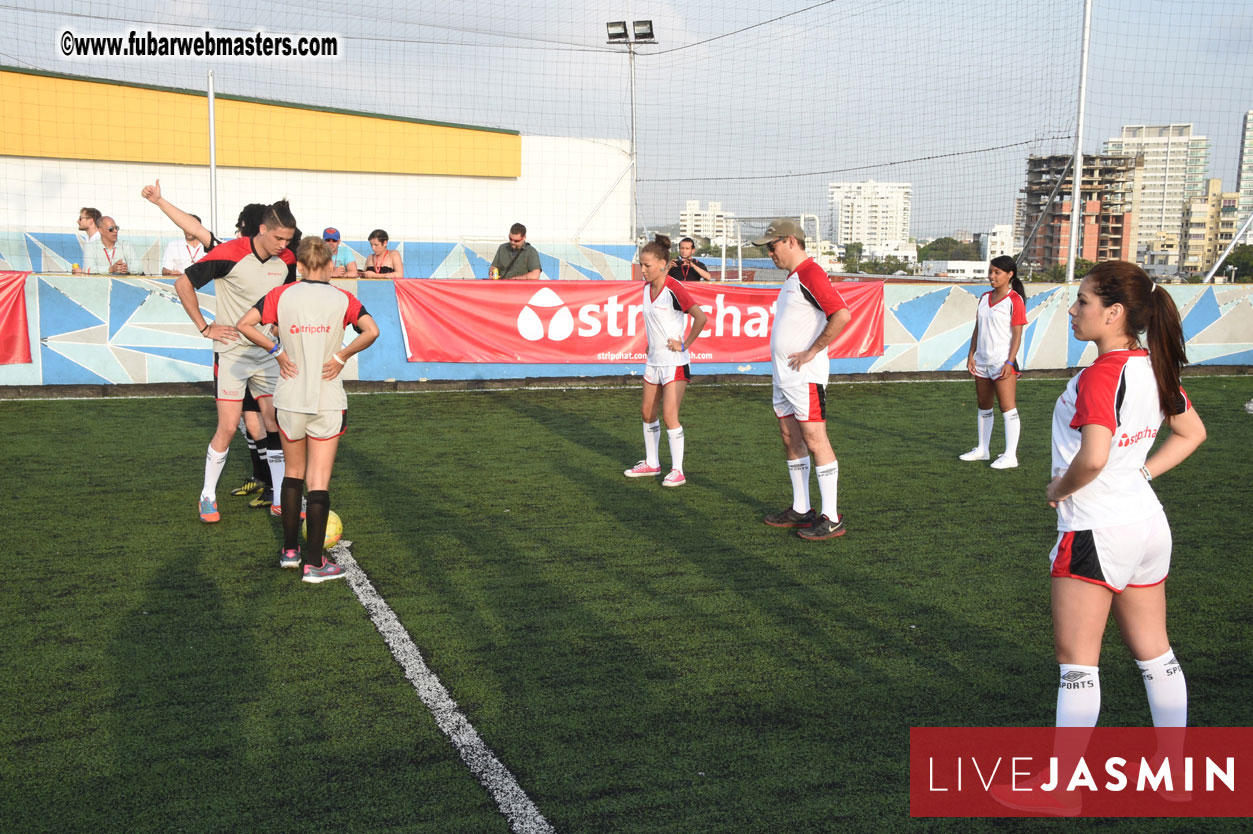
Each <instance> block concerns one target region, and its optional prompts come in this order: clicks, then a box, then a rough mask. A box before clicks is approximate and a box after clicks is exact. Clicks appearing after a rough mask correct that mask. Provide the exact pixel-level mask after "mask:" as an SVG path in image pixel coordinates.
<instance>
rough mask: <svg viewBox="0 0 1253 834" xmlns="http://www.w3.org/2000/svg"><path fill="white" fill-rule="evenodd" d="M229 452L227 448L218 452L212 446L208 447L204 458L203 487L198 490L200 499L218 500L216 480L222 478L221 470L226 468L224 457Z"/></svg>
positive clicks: (229, 449)
mask: <svg viewBox="0 0 1253 834" xmlns="http://www.w3.org/2000/svg"><path fill="white" fill-rule="evenodd" d="M230 451H231V448H230V447H229V446H227V447H226V451H225V452H219V451H217V450H216V449H214V448H213V447H212V446H210V447H209V451H208V453H207V454H206V455H205V458H204V486H203V487H202V488H201V490H200V497H201V498H212V499H213V500H214V501H216V500H218V479H219V478H221V477H222V468H223V467H225V466H226V456H227V455H228V454H229V453H230Z"/></svg>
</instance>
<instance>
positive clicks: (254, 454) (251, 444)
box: [244, 431, 274, 488]
mask: <svg viewBox="0 0 1253 834" xmlns="http://www.w3.org/2000/svg"><path fill="white" fill-rule="evenodd" d="M244 437H246V438H248V455H249V457H251V458H252V479H253V480H254V481H260V482H261V483H263V484H265V485H266V486H268V487H270V488H273V487H274V484H272V483H270V465H269V463H268V462H267V461H266V459H265V457H266V454H265V453H266V448H265V441H264V440H262V441H261V443H260V444H259V445H258V443H257V441H256V440H254V439H253V437H252V435H251V434H249V433H248V432H246V431H245V432H244Z"/></svg>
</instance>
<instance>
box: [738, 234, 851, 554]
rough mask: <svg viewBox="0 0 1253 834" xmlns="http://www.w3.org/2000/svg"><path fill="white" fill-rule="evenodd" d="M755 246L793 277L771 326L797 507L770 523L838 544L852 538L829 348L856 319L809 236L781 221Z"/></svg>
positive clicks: (778, 408) (777, 399)
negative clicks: (841, 507)
mask: <svg viewBox="0 0 1253 834" xmlns="http://www.w3.org/2000/svg"><path fill="white" fill-rule="evenodd" d="M753 243H754V244H755V245H757V246H765V247H766V251H767V252H769V253H770V257H771V259H772V260H773V261H774V265H775V266H776V267H777V268H779V269H785V270H787V271H788V276H787V280H785V281H784V282H783V286H782V287H781V288H780V290H779V300H778V301H777V302H775V314H774V321H773V323H772V324H771V326H770V359H771V364H772V367H773V376H774V413H775V416H776V417H778V418H779V433H780V435H782V437H783V447H784V450H785V451H786V453H787V465H788V477H789V478H790V479H791V481H792V506H790V507H787V508H786V509H784V510H782V511H780V512H777V513H774V514H772V515H768V516H766V518H765V519H764V520H765V522H766V523H767V524H769V525H770V526H772V527H793V528H800V529H798V530H797V535H799V536H800V537H801V538H802V539H808V540H811V541H815V540H819V539H833V538H835V537H837V536H842V535H844V518H843V516H841V515H840V514H839V512H838V511H837V502H836V483H837V479H838V477H839V472H840V469H839V467H840V464H839V461H837V460H836V459H835V452H834V450H832V448H831V440H830V438H829V437H828V436H827V423H826V419H827V414H826V411H827V407H826V388H827V378H828V376H829V374H830V371H831V360H830V359H828V358H827V345H829V344H831V341H832V340H833V339H835V337H836V336H838V335H839V333H840V331H841V330H843V329H844V327H845V325H847V324H848V322H849V320H850V319H851V318H852V316H851V315H850V313H849V311H848V304H847V303H845V301H844V298H843V297H842V296H841V295H840V294H839V292H838V291H836V289H835V288H834V287H832V286H831V279H830V278H828V277H827V273H826V271H825V270H824V269H823V268H822V267H820V266H818V264H817V263H816V262H815V261H814V259H813V258H811V257H809V256H808V255H806V254H805V232H804V230H803V229H802V228H801V227H800V224H798V223H797V222H796V221H794V220H787V219H780V220H775V221H773V222H772V223H771V224H770V225H769V226H768V227H767V228H766V234H765V236H764V237H762V238H761V239H760V240H755V241H753ZM811 454H812V455H813V462H814V464H815V467H814V468H815V471H816V473H817V475H818V489H819V491H820V493H821V495H822V509H821V511H820V512H819V511H816V510H815V509H814V508H813V507H812V505H811V504H810V503H809V469H810V457H809V456H810V455H811Z"/></svg>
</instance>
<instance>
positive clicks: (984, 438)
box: [979, 408, 992, 452]
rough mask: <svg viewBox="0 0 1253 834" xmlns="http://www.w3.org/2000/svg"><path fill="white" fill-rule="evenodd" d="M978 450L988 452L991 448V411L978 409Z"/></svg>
mask: <svg viewBox="0 0 1253 834" xmlns="http://www.w3.org/2000/svg"><path fill="white" fill-rule="evenodd" d="M979 448H980V449H981V450H983V451H985V452H986V451H988V450H989V449H991V448H992V409H990V408H989V409H987V410H986V411H985V410H984V409H982V408H981V409H979Z"/></svg>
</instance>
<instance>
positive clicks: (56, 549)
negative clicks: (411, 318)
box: [0, 377, 1253, 834]
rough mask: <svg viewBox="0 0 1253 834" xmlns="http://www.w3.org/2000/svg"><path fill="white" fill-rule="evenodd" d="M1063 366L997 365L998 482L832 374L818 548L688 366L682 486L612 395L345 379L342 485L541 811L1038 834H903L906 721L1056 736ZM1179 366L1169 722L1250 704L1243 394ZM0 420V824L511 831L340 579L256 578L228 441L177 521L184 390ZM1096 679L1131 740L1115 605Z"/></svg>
mask: <svg viewBox="0 0 1253 834" xmlns="http://www.w3.org/2000/svg"><path fill="white" fill-rule="evenodd" d="M1064 384H1065V381H1064V380H1039V381H1024V382H1023V383H1022V384H1021V385H1020V386H1019V389H1018V390H1019V409H1020V412H1021V414H1022V422H1023V437H1022V445H1021V447H1020V454H1019V458H1020V460H1021V461H1022V466H1021V467H1020V468H1019V469H1016V470H1007V471H1003V472H997V471H993V470H991V469H989V468H988V467H987V466H986V464H981V463H962V462H960V461H958V460H957V455H958V454H959V453H960V452H963V451H965V450H966V449H969V448H970V447H971V446H972V445H973V443H974V434H975V419H974V412H975V405H974V401H973V397H974V388H973V385H971V384H965V383H939V382H937V383H912V384H903V383H895V384H890V383H876V384H862V385H835V386H832V387H831V389H830V391H829V393H828V406H829V418H830V423H829V427H830V433H831V437H832V441H833V445H834V447H835V449H836V452H837V454H838V455H839V458H840V508H841V512H843V513H845V515H846V522H847V526H848V534H847V535H846V536H844V537H843V538H841V539H837V540H834V541H827V542H816V543H813V542H804V541H801V540H799V539H798V538H796V537H795V535H793V534H791V533H790V532H789V531H786V530H778V529H774V528H770V527H767V526H765V525H763V524H762V523H761V517H762V516H763V515H765V514H766V513H768V512H772V511H774V510H778V509H780V508H782V507H783V506H785V505H786V504H788V503H789V501H790V487H789V484H788V479H787V472H786V469H785V466H784V463H783V453H782V447H781V444H780V442H779V440H778V432H777V428H776V425H777V421H776V420H775V419H774V417H773V414H772V412H771V409H770V406H769V388H768V387H760V386H738V387H736V386H732V387H713V386H701V385H700V384H699V382H698V383H697V384H694V385H692V387H691V388H690V389H689V393H688V397H687V400H686V402H685V404H684V408H683V423H684V427H685V433H686V437H687V455H686V466H685V469H686V471H687V477H688V484H687V485H686V486H684V487H683V488H681V489H674V490H669V489H663V488H661V486H660V482H659V479H652V478H648V479H636V480H628V479H626V478H624V477H623V476H622V470H623V469H625V468H627V467H629V466H631V465H632V464H633V463H634V462H635V461H636V460H638V459H639V458H640V457H642V455H643V451H642V434H641V430H640V419H639V398H640V395H639V391H638V390H637V389H610V390H599V391H555V390H544V391H524V390H518V391H508V392H490V393H489V392H478V393H473V392H461V393H438V394H413V395H376V396H354V397H352V398H351V403H350V423H349V432H348V434H347V435H345V437H344V439H343V443H342V444H341V447H340V452H339V458H338V461H337V469H336V473H335V477H334V479H333V481H332V484H331V499H332V506H333V508H334V509H335V510H336V512H338V513H339V515H340V516H341V517H342V518H343V520H344V526H345V537H346V538H348V539H350V540H352V541H353V555H354V557H355V559H356V560H357V562H358V563H359V564H360V565H361V567H362V569H363V570H364V571H365V572H366V573H367V574H368V575H369V577H370V580H371V581H372V582H373V584H374V586H375V587H376V588H377V590H378V591H379V593H380V594H381V595H382V597H383V598H384V599H385V600H386V601H387V602H388V603H389V604H390V605H391V607H392V608H393V609H394V610H395V612H396V614H397V615H398V617H399V618H400V620H401V622H402V623H403V624H404V626H405V627H406V628H407V630H408V631H409V633H410V634H411V635H412V637H413V639H414V641H415V642H416V643H417V645H418V646H419V647H420V649H421V650H422V652H423V655H424V657H425V658H426V661H427V663H428V664H429V665H430V667H431V669H432V670H433V671H434V672H435V673H436V674H437V675H438V676H439V677H440V679H441V681H442V682H443V683H444V685H445V686H446V687H447V688H448V690H449V692H450V694H451V695H452V697H453V698H454V699H455V700H456V701H457V703H458V704H459V705H460V707H461V709H462V711H463V712H464V714H465V715H466V717H467V718H468V719H469V720H470V721H471V723H472V724H473V725H474V726H475V727H476V728H477V729H478V731H479V733H480V735H481V736H482V738H483V740H484V741H485V742H486V743H487V745H488V746H489V747H491V749H492V750H493V752H494V753H495V754H496V755H497V757H498V758H499V759H500V760H501V762H502V763H503V764H504V765H505V766H506V767H508V768H509V769H510V770H511V771H512V772H513V774H514V775H515V776H516V777H517V779H518V781H519V783H520V785H521V786H522V788H523V789H524V790H525V791H526V792H527V794H528V795H529V796H530V798H531V799H532V800H533V801H534V802H535V804H536V806H537V807H538V808H539V810H540V811H541V813H543V814H544V816H545V817H546V818H547V820H548V821H549V822H550V823H551V824H552V825H553V826H554V827H555V828H556V830H557V831H559V832H609V831H612V832H640V833H641V834H643V832H648V833H649V834H652V832H676V834H677V832H758V831H761V832H767V831H768V832H776V831H783V832H790V831H849V830H852V831H858V830H866V831H875V830H881V831H933V830H943V831H992V830H998V831H999V830H1044V829H1045V828H1046V827H1047V826H1049V825H1050V824H1052V823H1051V821H1040V820H953V821H941V820H911V819H910V818H909V802H908V788H909V786H908V749H909V745H908V740H909V728H910V727H911V726H985V725H992V726H1016V725H1038V726H1047V725H1049V724H1051V722H1052V710H1053V699H1054V697H1055V696H1054V688H1055V678H1056V665H1055V663H1054V661H1053V656H1052V645H1051V626H1050V620H1049V614H1048V581H1047V576H1046V573H1047V555H1048V551H1049V549H1050V547H1051V546H1052V543H1053V540H1054V538H1055V537H1056V533H1055V529H1054V522H1055V519H1054V514H1053V512H1052V511H1051V510H1050V509H1049V508H1048V507H1047V505H1046V504H1045V499H1044V485H1045V482H1046V480H1047V476H1048V470H1049V458H1048V455H1049V451H1048V450H1049V436H1048V432H1049V425H1050V419H1051V412H1052V407H1053V402H1054V400H1055V399H1056V397H1057V395H1058V393H1060V391H1061V389H1062V387H1063V386H1064ZM1186 386H1187V388H1188V391H1189V393H1190V395H1191V396H1192V399H1193V401H1194V402H1195V403H1196V406H1197V409H1198V411H1199V413H1200V414H1201V416H1202V418H1203V419H1204V420H1205V422H1206V425H1207V428H1208V430H1209V441H1208V442H1207V443H1206V444H1205V445H1204V446H1202V447H1201V449H1200V450H1199V451H1198V452H1197V453H1196V454H1195V455H1194V456H1193V457H1192V458H1191V459H1189V460H1188V461H1187V462H1185V463H1184V465H1183V466H1182V467H1180V468H1179V469H1178V470H1176V471H1174V472H1171V473H1169V474H1167V475H1165V476H1163V477H1162V478H1160V479H1159V480H1156V481H1155V482H1154V486H1155V487H1156V488H1157V491H1158V494H1159V496H1160V497H1161V498H1162V501H1163V503H1164V504H1165V506H1166V509H1167V513H1168V515H1169V516H1170V518H1171V524H1172V530H1173V534H1174V543H1175V544H1174V562H1173V566H1172V574H1171V580H1170V584H1169V598H1170V610H1171V621H1170V626H1171V634H1172V641H1173V645H1174V648H1175V650H1176V652H1177V654H1178V656H1179V657H1180V659H1181V661H1182V662H1183V666H1184V669H1185V672H1186V673H1187V676H1188V687H1189V692H1190V704H1189V706H1190V719H1191V723H1193V724H1195V725H1200V726H1215V725H1217V726H1248V725H1249V724H1250V722H1251V719H1253V714H1251V711H1250V706H1249V699H1248V698H1247V694H1246V685H1245V682H1246V680H1247V675H1246V674H1245V672H1244V670H1245V669H1247V668H1249V666H1250V660H1253V646H1251V644H1250V640H1249V630H1248V619H1249V613H1248V612H1249V610H1250V605H1249V603H1250V597H1251V596H1253V593H1251V592H1250V590H1249V587H1248V583H1247V581H1246V578H1245V570H1244V566H1243V564H1242V556H1243V554H1245V553H1247V552H1248V547H1247V542H1248V540H1249V538H1250V535H1249V534H1250V532H1251V527H1253V523H1251V522H1250V519H1249V515H1250V514H1249V499H1248V495H1249V486H1248V485H1249V483H1250V480H1251V477H1250V476H1251V475H1253V471H1251V470H1253V464H1251V463H1250V455H1249V453H1248V450H1249V449H1250V448H1253V416H1250V415H1249V414H1247V413H1246V412H1245V411H1244V408H1243V404H1244V402H1245V401H1247V400H1249V399H1250V398H1251V397H1253V381H1251V380H1250V379H1249V378H1248V377H1243V378H1216V377H1207V378H1190V379H1188V380H1186ZM0 415H3V419H4V424H5V427H6V431H5V433H4V438H3V440H0V448H2V449H3V460H4V461H5V464H6V470H7V475H6V477H5V478H4V479H3V481H2V482H0V521H3V528H2V529H4V530H5V531H6V532H7V534H8V535H7V542H6V544H7V547H6V548H5V550H6V552H7V555H8V558H7V559H5V560H4V565H5V566H4V574H3V576H2V577H0V623H3V626H4V633H5V638H6V639H5V649H4V652H3V653H2V654H0V673H2V675H0V694H2V695H3V696H4V700H5V703H6V704H7V705H8V709H7V710H6V715H5V717H4V720H3V721H2V722H0V754H2V755H0V775H2V776H3V783H4V786H5V789H4V790H3V791H0V828H3V830H5V831H23V832H25V831H58V832H62V831H92V832H115V831H116V832H136V831H161V832H168V831H186V832H217V831H248V832H285V831H293V832H294V831H310V830H342V831H353V832H374V831H415V832H418V831H430V832H478V831H484V832H503V831H507V830H508V824H507V822H506V821H505V819H504V817H503V816H502V815H501V814H500V813H499V811H498V810H497V809H496V807H495V805H494V803H493V801H492V799H491V797H490V795H489V794H488V793H487V791H486V790H485V789H484V788H482V787H481V786H480V785H479V784H478V783H477V781H475V779H474V777H473V776H472V775H471V774H470V772H469V770H468V769H467V768H466V767H465V765H464V764H463V763H462V762H461V761H460V759H459V758H458V756H457V753H456V751H455V750H454V748H453V747H452V745H451V744H450V743H449V742H448V740H447V739H446V738H444V736H443V735H441V733H440V732H439V730H438V728H437V727H436V725H435V722H434V720H433V719H432V717H431V716H430V714H429V713H428V712H427V711H426V708H425V707H424V706H423V705H422V703H421V701H420V700H419V699H418V697H417V695H416V693H415V692H414V690H413V688H412V686H411V685H410V684H409V683H408V682H407V681H406V680H405V678H404V676H403V673H402V672H401V669H400V667H399V666H398V665H397V663H396V662H395V661H394V660H393V659H392V657H391V655H390V654H389V652H388V649H387V647H386V645H385V644H384V642H383V640H382V638H381V637H380V636H379V635H378V632H377V631H376V630H375V628H374V626H373V624H372V623H371V622H370V620H369V618H368V616H367V615H366V613H365V611H364V609H363V608H362V607H361V605H360V604H359V603H358V602H357V601H356V598H355V596H354V595H353V593H352V591H351V588H349V587H348V585H347V583H344V582H335V583H327V584H323V585H317V586H309V585H304V584H302V583H300V582H299V581H298V580H297V573H296V572H295V571H282V570H280V569H279V568H278V567H277V564H276V559H277V554H276V551H277V547H278V544H279V532H278V525H277V522H274V521H271V520H270V519H269V518H268V516H267V515H266V514H265V513H262V512H260V511H257V510H250V509H248V508H247V507H246V501H247V499H243V498H234V497H231V496H229V495H228V494H227V493H228V491H229V488H230V487H231V486H234V485H236V483H237V482H239V481H242V480H243V479H244V477H245V473H246V462H247V456H246V453H245V452H244V449H243V446H242V444H237V445H236V447H235V449H234V450H233V451H232V457H231V459H230V460H229V461H228V463H227V471H226V475H225V476H224V478H223V481H222V484H221V487H220V489H219V506H220V508H221V511H222V522H221V523H219V524H216V525H212V526H209V525H202V524H201V523H200V522H199V521H198V520H197V516H196V510H195V504H196V495H197V493H198V490H199V486H200V481H201V478H202V463H201V462H202V460H203V454H204V447H205V445H206V444H207V441H208V438H209V435H210V434H211V432H212V427H213V423H214V418H213V413H212V406H211V404H210V402H209V401H207V400H200V399H166V400H160V399H157V400H130V401H108V400H100V401H41V402H17V401H7V402H3V403H0ZM1001 437H1002V436H1001V424H1000V421H999V418H998V420H997V427H996V434H995V435H994V441H993V446H994V449H995V448H998V447H999V445H1000V444H1001V443H1002V439H1001ZM661 445H662V462H663V469H664V468H665V466H667V465H668V461H669V457H668V449H667V444H666V441H665V438H664V436H663V439H662V444H661ZM813 493H814V497H815V500H816V499H817V487H816V484H815V485H814V486H813ZM1101 683H1102V694H1103V706H1102V714H1101V723H1102V724H1103V725H1132V726H1135V725H1144V724H1146V723H1148V709H1147V706H1146V704H1145V699H1144V692H1143V686H1142V683H1141V681H1140V676H1139V673H1138V671H1137V670H1136V668H1135V666H1134V663H1133V662H1132V661H1131V659H1130V657H1129V655H1128V654H1127V651H1126V649H1125V648H1124V647H1122V645H1121V644H1120V642H1119V641H1118V638H1117V634H1116V630H1115V629H1114V628H1113V627H1112V626H1111V628H1110V631H1109V633H1108V635H1107V643H1106V650H1105V655H1104V657H1103V663H1102V680H1101ZM1072 824H1077V825H1079V826H1081V827H1085V828H1094V829H1101V830H1118V831H1129V832H1130V831H1136V832H1138V831H1185V830H1196V825H1195V821H1191V822H1190V821H1187V820H1182V821H1181V820H1174V821H1172V820H1134V821H1116V820H1085V821H1079V822H1077V823H1072ZM1225 825H1228V826H1234V825H1235V823H1229V824H1224V823H1222V822H1214V821H1211V822H1209V823H1207V824H1206V827H1207V829H1209V830H1221V829H1222V828H1223V827H1224V826H1225ZM1230 830H1236V829H1235V828H1234V827H1232V828H1230Z"/></svg>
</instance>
